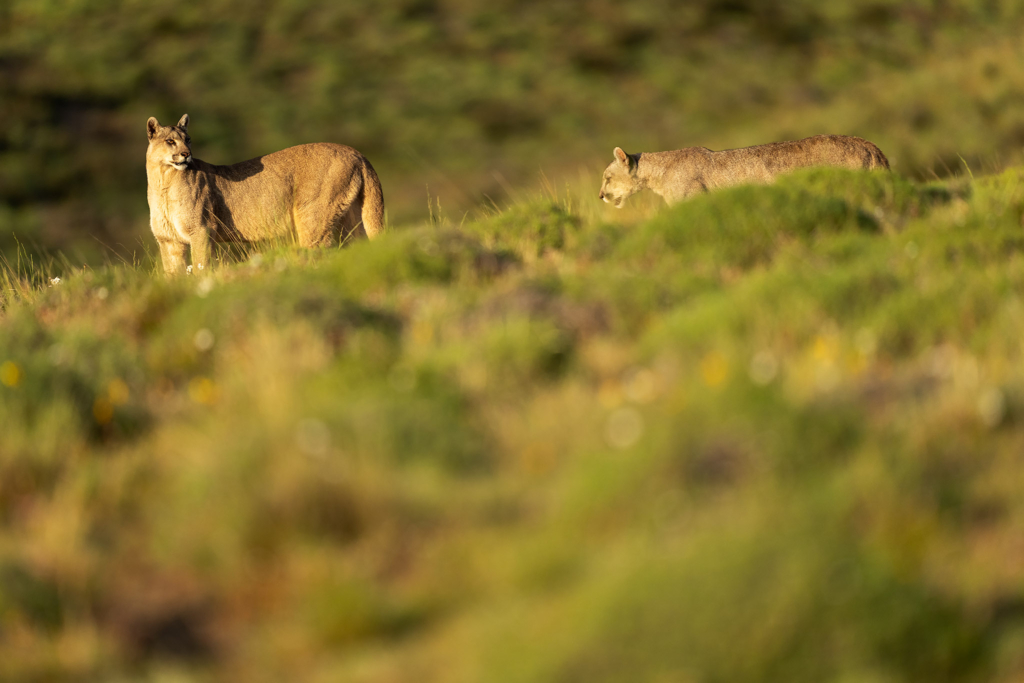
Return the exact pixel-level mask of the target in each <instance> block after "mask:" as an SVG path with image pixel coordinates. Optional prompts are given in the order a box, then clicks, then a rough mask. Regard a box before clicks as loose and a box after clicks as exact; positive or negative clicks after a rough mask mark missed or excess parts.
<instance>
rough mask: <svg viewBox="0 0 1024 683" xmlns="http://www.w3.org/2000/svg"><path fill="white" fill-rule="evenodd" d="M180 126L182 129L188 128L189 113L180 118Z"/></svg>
mask: <svg viewBox="0 0 1024 683" xmlns="http://www.w3.org/2000/svg"><path fill="white" fill-rule="evenodd" d="M178 128H181V129H182V130H188V114H185V115H184V116H182V117H181V118H180V119H178Z"/></svg>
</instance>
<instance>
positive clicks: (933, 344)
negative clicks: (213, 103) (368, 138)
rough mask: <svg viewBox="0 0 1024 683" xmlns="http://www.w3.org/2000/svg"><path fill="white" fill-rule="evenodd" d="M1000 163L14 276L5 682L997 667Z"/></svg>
mask: <svg viewBox="0 0 1024 683" xmlns="http://www.w3.org/2000/svg"><path fill="white" fill-rule="evenodd" d="M1022 181H1024V172H1022V171H1021V170H1020V169H1010V170H1008V171H1006V172H1004V173H1002V174H999V175H991V176H985V177H978V178H977V179H975V180H966V179H962V180H957V181H951V182H935V183H930V184H919V183H915V182H911V181H908V180H906V179H904V178H902V177H901V176H899V175H897V174H892V175H889V174H858V173H852V172H839V171H824V170H814V171H807V172H803V173H800V174H797V175H794V176H790V177H786V178H784V179H782V180H780V182H778V183H777V184H776V185H774V186H771V187H740V188H735V189H731V190H727V191H722V192H719V193H715V194H711V195H707V196H703V197H699V198H696V199H694V200H693V201H690V202H687V203H684V204H682V205H679V206H676V207H673V208H670V209H660V210H656V209H655V205H654V204H653V203H651V204H646V205H640V206H633V207H632V208H629V209H627V210H625V211H622V212H613V211H611V210H609V211H597V210H595V209H594V208H593V207H594V202H593V201H592V200H590V194H592V192H591V190H592V188H593V187H596V184H595V183H594V182H593V179H584V180H582V181H581V185H580V190H579V191H578V192H577V191H575V190H572V191H570V192H569V193H568V194H566V193H564V192H563V191H561V190H559V191H555V192H551V193H548V194H547V195H540V196H532V197H530V196H523V197H520V198H518V199H517V201H515V203H513V204H511V205H510V206H508V207H507V208H504V209H499V208H495V209H493V210H491V211H487V212H482V213H480V214H479V215H478V216H476V217H471V218H467V219H466V220H450V219H448V218H446V217H445V216H444V215H443V214H437V215H435V217H434V220H433V221H432V222H431V223H429V224H425V225H421V226H419V227H413V228H409V229H405V230H398V231H395V232H393V233H391V234H389V235H387V236H386V237H385V238H383V239H381V240H379V241H376V242H374V243H365V242H364V243H359V244H354V245H351V246H349V247H347V248H345V249H342V250H332V251H323V252H304V251H299V250H296V249H294V248H291V247H288V246H287V245H283V246H276V247H269V248H267V249H266V250H264V251H261V252H256V253H252V254H249V255H248V256H247V258H245V260H243V261H241V262H234V263H233V262H231V261H230V259H229V260H227V261H226V262H225V263H223V264H222V265H221V266H220V267H219V268H217V269H215V270H214V271H213V272H211V273H208V274H206V275H204V276H202V277H190V278H179V279H174V280H168V279H165V278H163V277H162V276H158V275H156V274H155V273H156V267H155V266H154V265H152V264H148V265H135V266H130V265H111V266H107V267H103V268H98V269H88V268H87V269H76V268H72V267H70V266H68V265H67V264H66V263H64V264H62V263H59V262H55V263H44V264H38V263H37V264H36V265H35V266H33V267H32V268H29V269H25V268H23V269H22V271H21V272H20V273H19V272H14V271H12V270H10V269H8V270H6V271H5V275H4V276H3V278H4V286H3V293H2V295H0V296H2V297H3V299H2V313H0V424H2V429H3V431H2V436H0V678H2V679H4V680H12V681H14V680H24V681H29V680H48V681H62V680H66V681H89V680H95V681H120V680H153V681H160V680H171V679H174V680H196V681H217V680H225V681H227V680H246V681H279V680H302V681H417V682H419V681H445V682H449V681H467V682H470V681H481V680H486V681H495V682H502V681H510V682H511V681H524V682H525V681H558V682H570V681H623V680H630V681H663V680H672V681H690V680H692V681H779V680H785V681H821V680H842V681H872V682H875V681H908V682H909V681H923V680H927V681H971V680H976V681H1007V682H1008V681H1014V680H1018V679H1019V678H1020V677H1021V675H1024V594H1022V585H1024V583H1022V580H1024V575H1022V572H1024V569H1022V567H1024V564H1022V562H1021V558H1020V551H1019V546H1020V538H1021V534H1022V531H1024V502H1022V498H1021V496H1020V490H1021V486H1022V485H1024V461H1022V460H1021V458H1020V454H1021V453H1022V452H1024V429H1022V419H1024V418H1022V416H1024V358H1022V354H1024V346H1022V342H1021V340H1022V339H1024V301H1022V298H1021V292H1022V291H1024V235H1022V223H1021V221H1022V214H1024V184H1022ZM637 199H640V197H638V198H637ZM54 277H60V278H61V281H60V282H59V283H57V284H52V285H51V278H54Z"/></svg>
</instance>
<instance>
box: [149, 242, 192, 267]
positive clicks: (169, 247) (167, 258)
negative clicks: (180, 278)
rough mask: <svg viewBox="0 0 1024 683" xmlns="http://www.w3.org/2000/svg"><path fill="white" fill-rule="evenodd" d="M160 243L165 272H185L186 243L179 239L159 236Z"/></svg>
mask: <svg viewBox="0 0 1024 683" xmlns="http://www.w3.org/2000/svg"><path fill="white" fill-rule="evenodd" d="M156 243H157V244H158V245H160V260H161V261H162V262H163V264H164V272H165V273H167V274H168V275H175V274H177V273H184V272H185V244H184V243H183V242H178V241H177V240H168V239H161V238H157V241H156Z"/></svg>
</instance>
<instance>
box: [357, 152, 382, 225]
mask: <svg viewBox="0 0 1024 683" xmlns="http://www.w3.org/2000/svg"><path fill="white" fill-rule="evenodd" d="M362 219H363V230H365V231H366V236H367V237H369V238H370V239H371V240H372V239H373V238H374V237H376V236H377V235H380V234H381V233H383V232H384V191H383V190H382V189H381V187H380V178H378V177H377V172H376V171H374V170H373V166H371V165H370V162H369V161H367V160H366V159H365V158H364V159H363V215H362Z"/></svg>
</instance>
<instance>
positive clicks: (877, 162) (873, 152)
mask: <svg viewBox="0 0 1024 683" xmlns="http://www.w3.org/2000/svg"><path fill="white" fill-rule="evenodd" d="M865 142H867V141H866V140H865ZM867 146H868V156H869V157H870V158H869V161H868V168H869V169H876V168H884V169H885V170H886V171H888V170H889V160H888V159H886V158H885V155H884V154H882V150H880V149H878V146H877V145H875V144H874V143H871V142H868V143H867Z"/></svg>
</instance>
